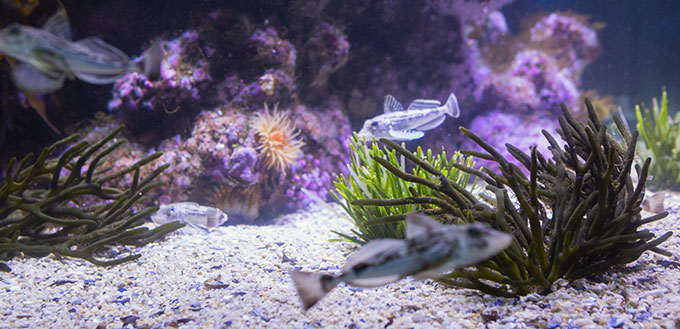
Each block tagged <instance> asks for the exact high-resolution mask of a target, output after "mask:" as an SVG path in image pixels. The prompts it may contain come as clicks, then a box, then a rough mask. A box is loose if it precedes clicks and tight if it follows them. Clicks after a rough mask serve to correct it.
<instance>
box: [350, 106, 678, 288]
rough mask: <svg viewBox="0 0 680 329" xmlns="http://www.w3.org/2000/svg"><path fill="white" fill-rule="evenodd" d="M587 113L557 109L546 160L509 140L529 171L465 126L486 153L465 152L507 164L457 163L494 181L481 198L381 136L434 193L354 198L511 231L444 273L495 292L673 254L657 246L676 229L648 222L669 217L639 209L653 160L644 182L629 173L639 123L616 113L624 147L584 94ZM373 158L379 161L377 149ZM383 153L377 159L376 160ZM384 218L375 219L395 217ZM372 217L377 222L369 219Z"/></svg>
mask: <svg viewBox="0 0 680 329" xmlns="http://www.w3.org/2000/svg"><path fill="white" fill-rule="evenodd" d="M586 107H587V109H588V114H589V121H588V123H587V124H586V125H584V124H582V123H580V122H578V121H576V120H575V119H574V118H573V117H572V116H571V114H570V113H569V111H568V110H567V109H566V107H565V106H564V105H562V110H563V116H561V117H560V118H559V123H560V127H561V129H560V130H559V133H560V135H561V137H562V139H563V140H564V141H565V142H566V144H565V145H564V146H563V147H562V146H561V143H563V142H561V141H560V142H558V140H556V139H555V138H554V137H553V136H551V135H550V134H548V133H547V132H545V131H544V132H543V133H544V135H545V137H546V138H547V139H548V141H549V143H550V145H551V150H552V153H553V158H552V159H550V160H546V159H545V158H544V157H543V156H542V155H541V154H540V153H538V152H537V151H536V149H535V148H533V149H532V150H531V154H526V153H524V152H522V151H520V150H519V149H517V148H515V147H513V146H512V145H509V144H506V146H507V147H508V150H509V151H510V153H511V154H512V156H513V157H514V158H515V159H517V160H519V162H520V163H521V164H522V165H523V166H524V167H525V168H526V169H527V170H528V172H529V176H528V177H527V175H525V174H524V172H523V171H522V170H521V169H520V168H519V167H518V166H516V165H514V164H512V163H510V162H509V161H508V160H507V159H506V158H504V157H503V156H502V155H501V154H500V152H498V151H497V150H496V149H495V148H493V147H492V146H491V145H489V144H488V143H486V142H484V141H483V140H482V139H481V138H479V137H478V136H477V135H475V134H474V133H472V132H471V131H469V130H467V129H465V128H461V130H462V131H463V133H464V134H465V135H466V136H468V137H469V138H471V139H472V140H473V141H475V142H476V143H477V144H479V145H480V146H481V147H482V148H483V149H484V151H485V152H474V151H464V152H461V153H463V154H468V155H472V156H474V157H477V158H483V159H487V160H490V161H495V162H497V163H498V164H499V170H500V173H495V172H493V171H491V170H487V169H484V170H483V171H479V170H476V169H473V168H469V167H466V166H464V165H461V164H454V167H456V168H457V169H459V170H461V171H464V172H468V173H470V174H471V175H473V176H476V177H479V178H481V179H482V180H484V181H485V182H486V183H487V187H486V188H487V190H488V191H489V192H490V194H488V195H485V196H484V197H482V198H478V197H476V196H475V195H473V194H471V193H470V192H469V191H467V190H466V189H465V188H463V187H461V186H459V185H458V184H457V183H456V182H455V181H452V180H450V179H448V178H447V177H446V175H444V174H443V173H442V172H440V171H439V170H437V169H436V168H434V167H432V166H431V165H430V164H429V163H428V162H427V161H424V160H423V158H422V157H421V156H419V155H417V154H414V153H411V152H409V151H408V150H406V149H405V148H403V147H401V146H399V145H398V144H397V143H394V142H391V141H389V140H381V142H382V143H384V144H386V145H388V146H389V147H391V148H392V149H393V150H395V151H396V152H397V153H399V154H401V155H403V156H404V157H406V158H407V159H408V160H409V161H410V162H412V163H413V164H415V165H416V166H417V167H420V168H422V169H423V170H425V171H428V172H429V173H430V174H431V175H432V179H422V178H421V177H418V176H415V175H412V174H409V173H406V172H404V171H403V170H401V169H400V168H397V167H395V166H393V165H392V164H390V163H387V162H385V161H380V164H381V165H382V166H384V167H385V168H386V169H387V170H389V171H390V172H392V173H393V174H394V175H397V176H399V177H400V178H401V179H403V180H405V181H408V182H412V183H415V184H418V185H424V186H427V187H428V188H430V189H432V190H434V191H437V193H435V194H434V195H433V196H430V197H428V198H422V197H405V198H396V199H371V200H356V201H353V202H352V205H353V207H368V206H385V207H388V206H399V205H404V204H420V205H423V206H425V207H429V208H432V209H433V210H435V211H440V212H445V213H448V214H449V215H453V216H455V217H457V218H458V219H459V221H462V222H475V221H479V222H484V223H487V224H489V225H490V226H491V227H493V228H495V229H498V230H501V231H503V232H508V233H511V234H513V235H514V237H515V239H514V242H513V244H512V245H511V246H510V247H509V248H508V249H506V250H504V251H503V252H502V253H500V254H499V255H497V256H495V257H493V258H492V259H490V260H488V261H485V262H482V263H480V264H478V265H475V266H472V267H467V268H462V269H459V270H457V271H456V272H454V273H451V274H449V275H447V276H446V277H443V278H441V279H439V281H441V282H444V283H447V284H450V285H453V286H458V287H466V288H472V289H477V290H480V291H483V292H486V293H489V294H493V295H497V296H506V297H509V296H515V295H525V294H528V293H531V292H535V291H540V290H544V289H550V287H551V285H552V283H553V282H555V281H556V280H557V279H560V278H566V279H579V278H583V277H587V276H590V275H596V274H598V273H602V272H603V271H606V270H607V269H609V268H611V267H612V266H615V265H620V264H626V263H628V262H631V261H634V260H635V259H637V258H638V257H640V255H641V254H642V253H643V252H645V251H647V250H650V251H654V252H658V253H661V254H664V255H669V253H668V252H667V251H665V250H662V249H660V248H658V245H659V244H661V243H662V242H664V241H665V240H667V239H668V238H669V237H670V236H671V234H672V233H671V232H667V233H665V234H663V235H662V236H660V237H656V236H655V235H654V233H652V232H650V231H649V230H645V229H641V226H642V225H644V224H647V223H649V222H652V221H655V220H658V219H661V218H663V217H665V216H667V213H661V214H657V215H654V216H651V217H648V218H642V217H641V215H640V211H641V208H640V205H641V202H642V199H643V196H644V186H645V182H646V180H647V174H648V170H649V165H650V159H647V160H646V161H645V162H644V164H643V165H642V167H641V168H636V169H637V170H638V175H639V177H640V179H639V181H638V182H637V184H635V183H633V181H632V180H631V178H630V171H631V170H632V167H633V161H634V160H633V159H634V154H635V143H636V140H637V132H633V133H632V134H631V133H630V132H629V131H628V130H627V128H626V127H625V126H624V125H623V123H622V122H621V121H620V120H619V119H618V118H615V121H616V125H617V128H618V130H619V131H620V133H621V135H622V136H623V139H624V146H621V145H620V144H619V143H618V142H617V141H616V140H615V139H614V138H613V137H612V136H611V135H609V134H608V133H607V131H606V126H604V125H603V124H602V123H601V122H600V121H599V119H598V118H597V116H596V114H595V111H594V109H593V106H592V104H591V103H590V102H589V101H588V100H586ZM376 160H378V159H377V158H376ZM378 161H379V160H378ZM392 220H394V218H389V217H388V218H384V219H377V220H375V221H374V223H383V222H385V221H388V222H389V221H392ZM366 224H370V223H366Z"/></svg>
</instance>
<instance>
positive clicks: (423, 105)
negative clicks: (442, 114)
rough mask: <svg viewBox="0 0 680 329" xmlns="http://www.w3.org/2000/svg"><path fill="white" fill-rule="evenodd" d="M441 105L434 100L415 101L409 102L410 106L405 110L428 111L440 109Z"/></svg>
mask: <svg viewBox="0 0 680 329" xmlns="http://www.w3.org/2000/svg"><path fill="white" fill-rule="evenodd" d="M441 105H442V103H441V102H440V101H438V100H436V99H416V100H414V101H413V102H411V105H409V106H408V108H407V109H406V110H407V111H411V110H428V109H434V108H437V107H440V106H441Z"/></svg>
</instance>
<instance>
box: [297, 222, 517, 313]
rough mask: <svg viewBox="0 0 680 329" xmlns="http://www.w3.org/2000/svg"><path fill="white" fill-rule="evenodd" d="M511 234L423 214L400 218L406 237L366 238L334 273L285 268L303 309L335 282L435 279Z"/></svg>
mask: <svg viewBox="0 0 680 329" xmlns="http://www.w3.org/2000/svg"><path fill="white" fill-rule="evenodd" d="M511 242H512V235H510V234H507V233H503V232H500V231H497V230H494V229H492V228H490V227H488V226H486V225H484V224H481V223H474V224H465V225H444V224H441V223H439V222H437V221H436V220H434V219H432V218H431V217H428V216H426V215H423V214H416V213H412V214H409V215H407V217H406V239H405V240H400V239H377V240H373V241H370V242H368V243H367V244H365V245H364V246H363V247H361V248H360V249H359V250H358V251H357V252H356V253H354V254H353V255H352V256H350V257H349V258H348V259H347V262H346V264H345V265H344V266H343V267H342V269H341V270H340V274H337V275H334V274H329V273H322V272H303V271H292V272H291V273H290V276H291V278H292V279H293V282H294V283H295V288H296V289H297V292H298V295H300V299H301V300H302V306H303V307H304V309H305V310H307V309H309V308H310V307H312V306H313V305H314V304H316V302H317V301H319V300H320V299H321V298H322V297H323V296H325V295H326V293H328V292H329V291H331V290H332V289H333V288H334V287H335V286H336V285H338V284H339V283H340V282H346V283H348V284H350V285H353V286H357V287H366V288H370V287H379V286H382V285H385V284H388V283H392V282H395V281H397V280H399V279H401V278H404V277H407V276H412V277H413V278H416V279H424V278H439V277H442V276H444V275H446V274H448V273H450V272H452V271H453V270H455V269H456V268H459V267H462V266H468V265H472V264H476V263H479V262H481V261H483V260H486V259H488V258H490V257H492V256H494V255H496V254H497V253H499V252H501V251H502V250H503V249H505V248H507V247H508V246H510V243H511Z"/></svg>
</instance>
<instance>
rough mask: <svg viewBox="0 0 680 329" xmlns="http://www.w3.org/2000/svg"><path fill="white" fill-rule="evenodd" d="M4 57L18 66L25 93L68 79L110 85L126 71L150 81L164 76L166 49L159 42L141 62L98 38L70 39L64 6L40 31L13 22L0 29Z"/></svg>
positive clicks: (42, 90)
mask: <svg viewBox="0 0 680 329" xmlns="http://www.w3.org/2000/svg"><path fill="white" fill-rule="evenodd" d="M0 53H3V54H5V55H7V56H9V57H12V58H14V59H15V60H17V61H18V62H19V63H17V65H15V66H14V67H13V69H12V78H13V80H14V83H15V84H16V85H17V87H18V88H19V89H21V90H23V91H26V92H33V93H47V92H52V91H55V90H57V89H59V88H61V86H62V85H63V83H64V79H65V78H69V79H73V78H74V77H76V78H78V79H80V80H83V81H85V82H88V83H93V84H106V83H112V82H114V81H116V80H118V79H119V78H120V77H122V76H123V75H124V74H126V73H128V72H133V71H134V72H140V73H143V74H144V75H146V76H147V77H148V78H149V79H151V80H155V79H157V78H158V77H160V70H161V68H160V65H161V60H162V59H163V50H162V48H161V46H160V44H159V42H155V43H154V45H153V46H152V47H151V48H150V49H149V50H148V51H147V52H146V54H145V56H144V57H143V58H142V59H138V60H134V61H133V60H131V59H130V57H128V56H127V55H126V54H125V53H123V52H122V51H121V50H120V49H118V48H116V47H114V46H112V45H110V44H108V43H106V42H104V41H102V40H100V39H98V38H94V37H89V38H85V39H82V40H79V41H76V42H74V41H71V28H70V27H69V22H68V17H67V16H66V10H65V9H64V8H63V7H62V8H60V9H59V10H57V12H56V13H55V14H54V15H52V16H51V17H50V18H49V19H48V20H47V22H46V23H45V24H44V25H43V26H42V28H35V27H31V26H26V25H21V24H17V23H13V24H10V25H9V26H7V27H6V28H4V29H2V30H0Z"/></svg>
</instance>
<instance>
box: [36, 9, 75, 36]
mask: <svg viewBox="0 0 680 329" xmlns="http://www.w3.org/2000/svg"><path fill="white" fill-rule="evenodd" d="M42 28H43V30H45V31H47V32H50V33H52V34H54V35H56V36H58V37H60V38H64V39H66V40H71V38H72V37H73V36H72V34H71V26H70V24H69V22H68V16H67V15H66V9H64V7H61V8H59V10H57V12H56V13H54V14H53V15H52V16H50V18H49V19H48V20H47V22H45V24H43V26H42Z"/></svg>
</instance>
